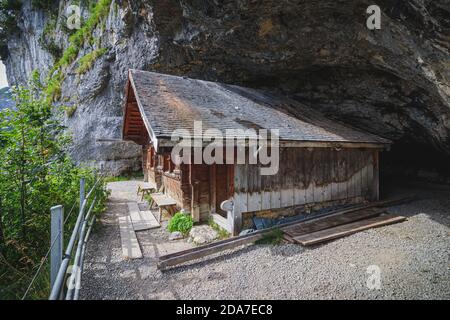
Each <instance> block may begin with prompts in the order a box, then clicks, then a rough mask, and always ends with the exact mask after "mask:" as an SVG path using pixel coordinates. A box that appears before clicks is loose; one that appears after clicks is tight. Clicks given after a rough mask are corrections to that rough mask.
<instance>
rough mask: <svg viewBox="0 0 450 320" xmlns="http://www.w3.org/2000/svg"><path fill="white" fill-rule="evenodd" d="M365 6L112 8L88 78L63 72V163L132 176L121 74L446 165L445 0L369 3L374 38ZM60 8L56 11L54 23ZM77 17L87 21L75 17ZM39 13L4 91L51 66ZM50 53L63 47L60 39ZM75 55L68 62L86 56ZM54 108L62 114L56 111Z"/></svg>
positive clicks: (322, 2) (16, 44)
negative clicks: (257, 105)
mask: <svg viewBox="0 0 450 320" xmlns="http://www.w3.org/2000/svg"><path fill="white" fill-rule="evenodd" d="M372 2H373V1H366V0H361V1H347V0H309V1H295V0H279V1H269V0H240V1H216V0H191V1H182V0H159V1H156V0H155V1H144V0H134V1H118V0H114V1H112V4H111V8H110V12H109V15H108V18H107V21H106V24H105V27H104V28H97V30H96V31H95V33H94V34H95V37H96V38H99V39H100V42H101V46H102V47H105V48H108V51H107V53H106V54H105V55H103V56H102V57H101V58H99V59H98V60H97V61H96V62H95V64H94V65H93V68H92V69H91V70H90V71H88V72H87V73H85V74H83V75H78V74H76V73H75V69H76V67H77V63H76V62H75V63H74V64H73V66H71V67H70V68H69V69H68V76H67V78H66V80H65V82H64V85H63V88H62V99H61V100H62V101H63V102H64V101H65V102H64V103H65V104H70V105H74V106H76V111H75V113H74V114H73V116H72V117H67V116H63V117H62V121H64V122H65V123H66V124H67V126H68V127H69V129H70V130H71V131H72V132H73V136H74V146H73V156H74V158H75V159H76V160H77V161H79V162H88V163H92V164H95V165H98V166H100V165H104V166H105V168H106V169H108V170H109V171H110V172H113V173H119V172H122V171H127V170H134V169H138V168H139V165H140V164H139V160H140V148H139V147H137V146H135V145H133V144H132V143H123V142H119V141H110V142H105V141H103V142H101V141H99V139H100V140H101V139H105V138H108V139H119V138H120V134H121V120H122V101H123V93H124V85H125V80H126V77H127V70H128V69H129V68H136V69H145V70H154V71H160V72H166V73H171V74H179V75H187V76H191V77H196V78H202V79H206V80H213V81H216V80H217V81H224V82H228V83H234V84H240V85H245V86H251V87H258V88H266V89H269V90H274V91H279V92H282V93H285V94H288V95H291V96H292V97H294V98H295V99H298V100H300V101H302V102H304V103H305V104H308V105H311V106H313V107H315V108H317V109H318V110H320V111H322V112H324V113H325V114H327V115H328V116H329V117H332V118H335V119H338V120H341V121H344V122H347V123H348V124H350V125H353V126H355V127H358V128H361V129H364V130H367V131H370V132H373V133H376V134H378V135H380V136H383V137H386V138H389V139H392V140H394V141H397V142H399V143H403V142H407V143H409V144H422V145H431V146H432V147H433V148H434V149H435V150H437V151H438V152H439V154H441V155H442V157H448V156H449V155H450V98H449V96H450V87H449V85H450V64H449V61H450V55H449V40H450V39H449V36H448V35H449V34H450V32H449V30H450V7H449V3H448V1H445V0H410V1H395V0H380V1H377V4H378V5H379V6H380V7H381V10H382V25H381V30H373V31H371V30H368V29H367V28H366V17H367V15H366V8H367V7H368V6H369V5H371V4H373V3H372ZM68 3H69V1H65V0H64V1H60V4H59V14H58V21H59V22H60V23H61V21H64V17H63V13H64V11H65V7H66V5H67V4H68ZM83 14H84V15H86V10H83ZM47 20H48V14H47V13H45V12H42V11H36V10H35V9H32V8H31V6H30V5H29V4H26V5H25V6H24V7H23V9H22V15H21V18H20V21H19V28H20V30H21V32H20V33H19V34H17V35H16V36H14V37H13V38H12V39H11V40H10V42H9V44H8V46H9V51H10V56H9V57H8V59H7V60H6V61H5V64H6V67H7V73H8V78H9V80H10V82H11V83H21V82H24V81H25V80H26V79H27V77H28V76H29V74H30V73H31V71H32V70H33V69H34V68H38V69H40V70H47V69H48V68H49V66H51V65H52V63H53V58H52V57H51V55H50V54H49V53H48V52H46V51H45V50H43V49H42V48H40V46H39V41H38V38H39V36H40V33H42V30H43V28H44V26H45V24H46V21H47ZM56 37H57V39H58V43H59V44H61V45H62V46H67V35H66V34H65V33H64V32H63V31H62V30H59V31H58V34H57V36H56ZM90 50H91V48H90V47H89V46H88V45H86V47H85V48H84V49H83V50H82V52H80V54H79V57H81V56H83V55H84V54H85V53H87V52H89V51H90ZM63 102H61V103H63Z"/></svg>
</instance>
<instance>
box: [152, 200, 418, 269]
mask: <svg viewBox="0 0 450 320" xmlns="http://www.w3.org/2000/svg"><path fill="white" fill-rule="evenodd" d="M413 199H414V197H411V196H406V197H399V198H394V199H388V200H384V201H376V202H373V203H368V204H357V205H354V206H352V207H350V208H345V209H339V210H334V211H332V212H328V213H327V214H326V215H321V216H316V217H311V218H307V220H303V221H293V222H288V223H285V224H282V225H279V226H275V227H271V228H267V229H263V230H258V231H256V232H254V233H251V234H247V235H244V236H239V237H233V238H230V239H225V240H220V241H217V242H213V243H209V244H206V245H203V246H199V247H195V248H192V249H187V250H184V251H179V252H175V253H171V254H167V255H164V256H161V257H159V261H158V265H157V267H158V269H165V268H167V267H170V266H175V265H177V264H180V263H183V262H187V261H191V260H195V259H199V258H202V257H204V256H207V255H208V254H213V253H217V252H220V251H222V250H226V249H230V248H234V247H237V246H239V245H243V244H250V243H253V242H255V241H256V240H259V239H261V238H262V237H263V236H264V234H266V233H268V232H270V231H272V230H274V229H281V230H283V231H284V230H285V228H288V227H291V226H294V225H299V224H303V223H306V222H307V221H313V220H314V221H319V220H321V219H325V218H328V217H330V216H336V215H342V214H348V213H350V212H354V211H359V210H362V209H366V208H372V207H381V206H386V205H393V204H399V203H404V202H406V201H411V200H413Z"/></svg>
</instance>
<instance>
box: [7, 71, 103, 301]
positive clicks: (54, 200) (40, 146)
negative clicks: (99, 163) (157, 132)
mask: <svg viewBox="0 0 450 320" xmlns="http://www.w3.org/2000/svg"><path fill="white" fill-rule="evenodd" d="M41 90H43V87H42V84H41V83H40V81H39V74H38V73H37V72H33V74H32V78H31V79H30V81H29V84H28V87H27V88H25V87H17V88H14V90H13V100H14V101H15V108H14V109H4V110H2V111H1V112H0V158H1V159H2V161H0V297H2V298H4V299H6V298H21V296H22V295H23V294H24V291H25V289H26V287H27V285H28V284H29V282H30V280H31V277H32V275H33V274H34V272H35V271H36V268H37V266H38V264H39V263H40V262H41V259H42V258H43V256H44V255H45V253H46V252H47V250H48V249H49V244H50V208H51V207H52V206H54V205H57V204H61V205H63V206H64V207H65V212H66V218H67V216H69V212H70V209H71V208H72V207H73V212H77V210H78V208H77V207H78V199H77V198H78V190H79V189H78V188H79V180H80V178H81V177H84V178H85V179H86V183H87V189H89V188H90V187H91V186H93V185H94V181H95V180H96V179H97V175H96V173H95V171H94V170H93V169H90V168H83V167H77V166H75V165H74V164H73V163H72V161H71V160H70V158H69V156H68V155H67V152H66V150H67V148H68V144H69V143H70V137H68V136H67V135H66V134H64V127H62V126H61V125H59V124H58V123H57V122H56V121H55V120H54V119H53V116H52V112H51V105H50V104H49V103H48V101H47V99H45V97H44V96H43V95H42V93H41ZM94 195H95V196H96V197H97V199H98V200H100V201H99V204H98V205H96V207H95V210H94V212H95V213H99V212H101V211H102V210H103V209H104V202H105V200H106V197H107V193H106V190H105V186H104V183H103V181H101V182H100V184H98V185H97V187H96V188H95V190H94ZM75 219H76V214H72V215H70V216H69V217H68V220H67V222H66V224H65V227H64V229H65V231H66V232H67V234H66V235H65V239H68V238H69V233H70V232H71V230H72V228H73V226H74V223H75ZM46 267H47V266H45V268H46ZM43 272H44V273H43V274H42V276H40V278H39V279H38V281H37V283H36V286H35V287H34V288H33V291H32V292H31V293H30V296H29V297H30V298H45V297H46V295H47V294H48V289H49V283H48V274H47V272H48V271H45V269H44V271H43Z"/></svg>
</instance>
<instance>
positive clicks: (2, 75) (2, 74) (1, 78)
mask: <svg viewBox="0 0 450 320" xmlns="http://www.w3.org/2000/svg"><path fill="white" fill-rule="evenodd" d="M7 86H8V81H7V80H6V70H5V65H4V64H3V61H1V60H0V88H4V87H7Z"/></svg>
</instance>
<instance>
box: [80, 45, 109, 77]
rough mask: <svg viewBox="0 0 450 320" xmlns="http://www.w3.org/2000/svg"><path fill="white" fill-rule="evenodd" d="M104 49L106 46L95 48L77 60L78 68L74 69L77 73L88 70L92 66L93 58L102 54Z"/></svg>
mask: <svg viewBox="0 0 450 320" xmlns="http://www.w3.org/2000/svg"><path fill="white" fill-rule="evenodd" d="M106 51H107V49H106V48H102V49H96V50H94V51H92V52H90V53H88V54H86V55H85V56H84V57H82V58H80V60H78V69H77V70H76V72H77V73H78V74H83V73H86V72H87V71H89V70H90V69H91V68H92V65H93V64H94V62H95V60H97V59H98V58H99V57H101V56H102V55H104V54H105V52H106Z"/></svg>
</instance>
